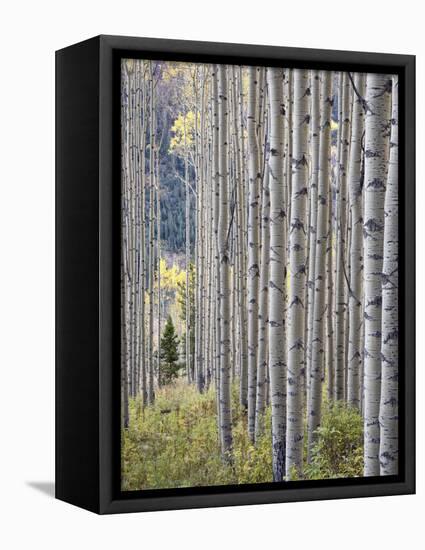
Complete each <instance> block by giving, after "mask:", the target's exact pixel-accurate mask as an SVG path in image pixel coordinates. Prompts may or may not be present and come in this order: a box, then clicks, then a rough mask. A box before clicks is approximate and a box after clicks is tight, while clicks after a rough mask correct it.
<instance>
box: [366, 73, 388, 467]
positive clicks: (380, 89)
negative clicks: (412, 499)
mask: <svg viewBox="0 0 425 550" xmlns="http://www.w3.org/2000/svg"><path fill="white" fill-rule="evenodd" d="M390 92H391V79H390V77H389V76H388V75H385V74H369V73H368V75H367V83H366V104H367V112H366V120H365V130H366V133H365V175H364V187H365V190H364V201H365V208H364V223H363V234H364V294H365V306H364V322H365V343H364V475H365V476H375V475H379V473H380V468H379V437H380V430H379V404H380V395H381V343H382V338H381V331H382V322H381V320H382V290H381V284H382V276H381V274H382V259H383V237H384V199H385V184H386V175H387V159H388V149H389V138H388V121H389V118H390Z"/></svg>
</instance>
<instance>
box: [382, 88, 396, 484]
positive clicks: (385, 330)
mask: <svg viewBox="0 0 425 550" xmlns="http://www.w3.org/2000/svg"><path fill="white" fill-rule="evenodd" d="M390 139H391V142H390V153H389V168H388V177H387V189H386V193H385V205H384V207H385V227H384V259H383V268H382V339H381V364H382V386H381V402H380V408H379V424H380V446H379V463H380V474H381V475H396V474H398V446H399V443H398V369H399V362H398V332H399V331H398V247H399V242H398V241H399V239H398V79H397V77H393V85H392V115H391V138H390Z"/></svg>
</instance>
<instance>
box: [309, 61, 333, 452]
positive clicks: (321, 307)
mask: <svg viewBox="0 0 425 550" xmlns="http://www.w3.org/2000/svg"><path fill="white" fill-rule="evenodd" d="M316 76H318V75H315V78H316ZM320 89H321V93H320V96H321V100H320V106H321V116H320V133H319V135H320V142H319V173H318V190H317V229H316V238H315V242H316V252H315V273H316V277H315V280H314V294H315V296H314V304H313V310H314V311H313V316H312V317H313V327H312V353H311V378H310V383H311V388H310V400H309V403H308V410H307V422H308V455H307V456H308V460H309V461H310V460H311V451H312V449H313V446H314V444H315V442H316V435H317V433H316V430H317V428H318V427H319V426H320V421H321V407H322V380H323V366H324V361H323V359H324V354H325V349H326V348H325V344H326V342H325V336H326V332H325V328H326V314H327V307H328V305H327V303H326V290H327V282H326V273H325V272H326V249H327V246H328V231H329V227H328V219H329V207H330V205H329V177H330V157H331V114H332V113H331V111H332V97H331V94H332V73H331V72H329V71H323V72H322V73H321V84H320ZM316 92H317V90H316ZM314 103H315V90H314V84H313V105H314ZM313 112H315V109H313Z"/></svg>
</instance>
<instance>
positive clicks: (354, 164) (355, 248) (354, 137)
mask: <svg viewBox="0 0 425 550" xmlns="http://www.w3.org/2000/svg"><path fill="white" fill-rule="evenodd" d="M352 78H353V80H352V84H353V86H355V88H356V90H357V91H358V93H359V95H360V96H361V97H362V98H364V95H365V84H366V79H365V75H364V74H362V73H355V75H354V77H352ZM364 115H365V113H364V109H363V105H362V100H361V99H360V98H359V97H358V96H357V95H356V96H355V97H354V102H353V114H352V125H351V145H350V160H349V165H348V194H349V200H350V212H351V226H352V227H351V246H350V266H351V268H350V289H349V298H348V318H349V323H348V324H349V341H348V352H347V377H348V379H347V402H348V404H349V405H351V406H352V407H356V408H359V407H360V367H361V362H362V348H361V332H362V330H361V329H362V324H363V318H362V312H363V311H362V305H363V181H362V175H363V170H362V164H363V153H362V140H363V134H364Z"/></svg>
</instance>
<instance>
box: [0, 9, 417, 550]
mask: <svg viewBox="0 0 425 550" xmlns="http://www.w3.org/2000/svg"><path fill="white" fill-rule="evenodd" d="M420 5H421V4H420V2H417V1H416V0H403V1H401V2H400V1H399V0H397V1H394V0H385V1H383V0H380V1H375V2H372V1H370V0H356V1H355V2H350V3H348V2H343V1H342V0H339V1H336V0H304V1H303V2H300V1H299V0H292V1H290V2H283V1H282V0H278V1H276V0H269V1H268V2H263V1H260V0H257V1H255V2H253V1H251V0H239V1H234V2H231V1H230V0H212V1H208V0H206V1H204V2H202V0H198V1H196V0H192V1H191V0H179V1H178V0H157V1H155V2H151V1H149V2H148V1H143V0H138V1H134V0H116V1H115V2H111V1H109V0H103V1H100V0H92V1H90V0H68V1H64V0H56V1H48V0H38V1H29V0H21V1H18V0H15V1H14V2H13V3H12V2H7V3H6V2H5V3H3V4H2V14H1V18H0V19H1V20H0V41H1V48H0V56H1V63H0V96H1V97H0V141H1V143H0V151H1V153H0V171H1V176H0V185H1V198H0V226H1V227H0V258H1V260H0V262H1V263H0V354H1V360H0V368H1V376H2V381H1V382H0V425H1V429H0V442H1V443H0V445H1V452H0V479H1V482H0V508H1V509H2V510H1V512H0V518H1V520H0V523H1V525H2V527H1V528H0V546H2V547H3V548H5V549H7V550H9V549H15V548H34V549H38V548H43V550H49V549H53V548H54V549H58V548H60V549H61V550H67V549H73V550H75V549H76V548H80V549H84V550H85V549H90V548H96V547H99V548H105V549H112V548H114V549H116V548H121V549H124V548H140V547H145V548H158V549H160V550H162V549H166V548H173V549H180V548H184V549H185V550H190V549H192V548H197V549H199V548H202V549H203V550H207V549H210V548H214V549H216V548H218V547H219V548H221V549H228V548H245V549H247V550H248V549H251V548H256V549H258V548H262V549H267V548H294V547H295V546H296V547H297V548H304V547H306V548H307V547H308V546H310V545H311V547H314V548H315V550H319V549H322V548H326V549H327V550H332V549H340V548H344V550H350V549H356V550H359V549H362V548H364V549H368V550H369V549H371V548H377V547H378V546H379V547H381V548H385V550H392V549H396V548H403V547H405V548H419V547H420V546H421V543H420V542H419V540H420V539H421V538H422V539H423V521H424V519H423V518H424V515H423V514H424V512H423V510H424V509H425V497H424V475H423V474H424V428H425V426H424V422H423V420H424V402H425V398H424V395H423V392H424V391H425V387H424V375H423V369H422V368H421V367H422V365H423V360H424V351H423V350H424V348H423V347H422V348H421V346H420V344H421V342H422V341H423V337H422V331H423V327H424V325H423V322H424V321H423V317H422V315H421V311H423V308H424V306H425V303H424V298H425V297H424V291H423V284H422V285H420V286H419V287H418V344H419V345H418V362H417V366H418V376H417V380H418V391H419V395H420V399H418V495H417V496H405V497H387V498H379V499H378V498H371V499H358V500H351V501H333V502H332V501H330V502H313V503H312V502H310V503H298V504H280V505H266V506H251V507H238V508H222V509H210V510H194V511H179V512H160V513H150V514H144V515H142V514H132V515H131V514H130V515H121V516H113V517H112V516H109V517H98V516H95V515H93V514H90V513H89V512H85V511H82V510H79V509H77V508H75V507H72V506H70V505H67V504H64V503H62V502H59V501H55V500H54V499H53V498H52V497H51V496H48V495H46V492H45V491H46V489H47V491H50V492H51V491H52V489H51V482H52V481H53V478H54V287H53V285H54V253H53V244H54V212H53V206H54V194H53V193H54V51H55V50H56V49H59V48H61V47H64V46H67V45H69V44H72V43H74V42H78V41H80V40H83V39H85V38H88V37H91V36H94V35H97V34H101V33H102V34H124V35H132V36H151V37H163V38H181V39H192V40H212V41H224V42H245V43H258V44H272V45H278V46H298V47H311V48H330V49H347V50H350V49H351V50H365V51H377V52H394V53H407V54H416V55H417V77H418V81H417V90H418V119H417V130H418V131H417V134H418V141H417V158H418V161H417V169H418V172H417V183H418V190H417V203H418V210H419V211H418V243H419V244H418V280H419V281H421V280H423V277H424V275H425V272H424V256H423V254H421V250H420V248H421V242H423V241H422V239H424V238H425V221H424V219H425V216H424V215H423V213H422V212H421V206H422V205H423V204H424V201H425V193H424V190H423V185H422V184H423V179H424V168H423V160H422V159H423V157H422V154H423V152H424V150H425V143H424V135H425V130H424V125H425V119H424V102H423V99H422V98H423V96H424V93H425V82H424V76H425V66H424V64H425V52H424V44H425V41H424V30H423V14H422V17H421V14H420V11H421V10H420V7H419V6H420ZM49 482H50V483H49ZM34 484H39V485H38V487H39V488H38V489H37V488H36V487H34ZM40 484H41V485H40ZM40 487H41V488H42V489H44V491H40ZM421 533H422V536H421V535H420V534H421ZM415 540H416V541H417V542H414V541H415ZM422 543H423V542H422Z"/></svg>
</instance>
